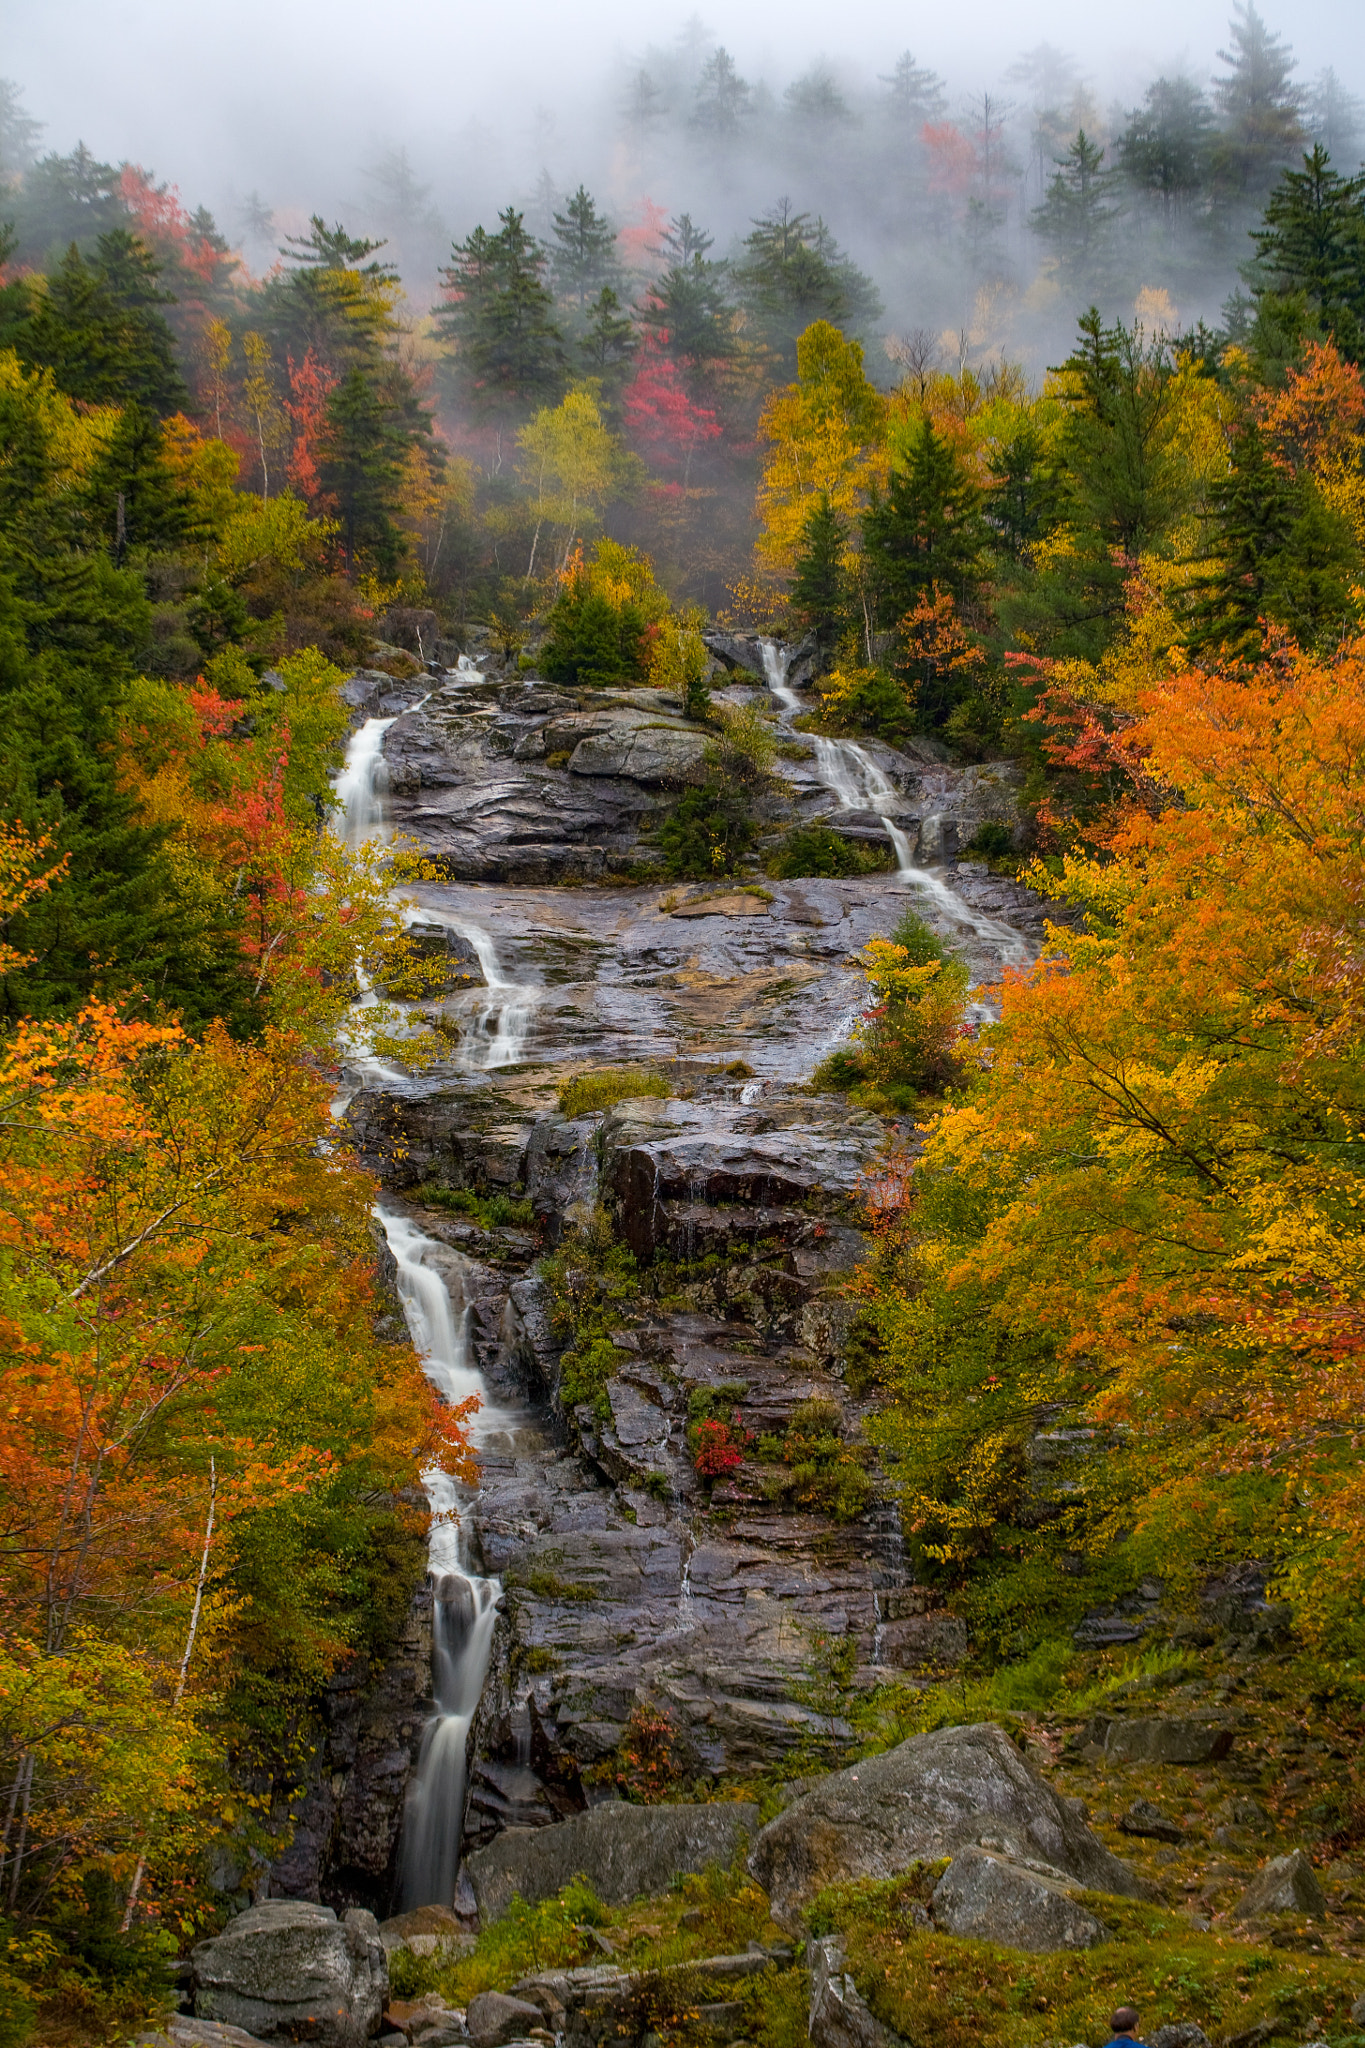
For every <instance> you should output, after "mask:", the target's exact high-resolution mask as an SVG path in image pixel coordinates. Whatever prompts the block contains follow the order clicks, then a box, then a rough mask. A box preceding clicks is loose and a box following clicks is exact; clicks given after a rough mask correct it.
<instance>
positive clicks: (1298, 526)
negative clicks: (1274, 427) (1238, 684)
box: [1190, 427, 1359, 658]
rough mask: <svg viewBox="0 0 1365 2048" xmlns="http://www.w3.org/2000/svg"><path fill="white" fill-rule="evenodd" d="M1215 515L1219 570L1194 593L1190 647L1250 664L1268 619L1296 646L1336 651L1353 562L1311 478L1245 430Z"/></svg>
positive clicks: (1343, 523)
mask: <svg viewBox="0 0 1365 2048" xmlns="http://www.w3.org/2000/svg"><path fill="white" fill-rule="evenodd" d="M1213 514H1214V519H1215V522H1216V539H1215V540H1214V543H1213V550H1214V556H1215V563H1216V566H1215V567H1214V568H1213V570H1212V572H1211V573H1210V574H1209V575H1207V576H1206V577H1204V578H1203V579H1202V580H1201V581H1200V582H1199V583H1198V584H1197V585H1196V586H1195V590H1194V601H1193V606H1192V616H1191V629H1190V639H1191V643H1192V644H1193V645H1194V646H1195V647H1196V648H1208V647H1217V646H1226V647H1227V648H1228V650H1229V651H1230V652H1232V653H1235V654H1239V655H1241V656H1243V657H1245V658H1254V657H1255V656H1256V655H1257V654H1258V653H1259V652H1260V647H1261V638H1262V635H1261V624H1262V621H1263V620H1267V619H1268V620H1271V621H1273V622H1274V623H1275V624H1276V625H1280V626H1284V627H1285V628H1287V629H1288V631H1289V632H1290V633H1292V634H1293V636H1294V638H1295V639H1296V640H1298V641H1299V643H1300V645H1302V646H1306V647H1311V646H1313V645H1314V644H1316V643H1321V644H1323V645H1324V646H1327V647H1330V646H1331V645H1333V644H1334V643H1335V641H1336V638H1337V637H1338V635H1339V633H1340V631H1341V627H1342V624H1343V622H1344V621H1345V619H1346V618H1347V617H1348V616H1349V614H1350V610H1351V603H1352V598H1351V586H1352V584H1353V582H1354V581H1355V580H1356V578H1357V577H1358V575H1359V556H1358V553H1357V550H1356V547H1355V543H1354V538H1353V535H1352V533H1351V528H1350V524H1349V522H1348V521H1347V520H1346V518H1345V517H1344V516H1343V515H1342V514H1341V513H1339V512H1336V511H1334V510H1333V509H1332V508H1331V507H1330V506H1328V505H1327V504H1325V503H1324V501H1323V499H1322V497H1321V494H1320V493H1319V492H1318V491H1317V489H1316V488H1315V487H1314V484H1313V482H1312V479H1311V478H1309V477H1306V476H1304V477H1295V476H1293V475H1292V474H1291V473H1290V472H1289V471H1288V470H1287V469H1285V468H1284V467H1283V465H1282V464H1280V463H1278V462H1276V461H1275V460H1273V458H1272V456H1271V454H1270V452H1269V450H1268V449H1267V447H1266V445H1265V441H1264V439H1263V437H1262V435H1261V434H1260V433H1259V432H1258V431H1257V429H1256V428H1255V427H1246V428H1244V429H1243V430H1242V432H1241V433H1240V434H1239V435H1238V436H1237V439H1236V441H1235V443H1234V446H1233V461H1232V468H1231V471H1230V473H1229V475H1228V477H1227V479H1226V480H1225V482H1224V483H1222V484H1221V485H1220V486H1219V488H1218V490H1217V491H1216V492H1215V494H1214V498H1213Z"/></svg>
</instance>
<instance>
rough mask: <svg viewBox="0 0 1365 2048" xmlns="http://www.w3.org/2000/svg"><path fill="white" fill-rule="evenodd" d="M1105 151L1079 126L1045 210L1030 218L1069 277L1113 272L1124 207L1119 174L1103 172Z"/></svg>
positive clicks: (1050, 187)
mask: <svg viewBox="0 0 1365 2048" xmlns="http://www.w3.org/2000/svg"><path fill="white" fill-rule="evenodd" d="M1104 157H1105V152H1104V151H1103V150H1102V149H1101V148H1100V147H1099V145H1098V143H1095V142H1092V141H1091V139H1090V137H1089V136H1088V135H1087V134H1086V132H1085V130H1084V128H1078V129H1077V131H1076V134H1075V137H1074V139H1073V141H1072V142H1071V143H1070V145H1069V146H1068V149H1067V152H1066V155H1065V156H1062V157H1057V158H1056V159H1055V162H1056V165H1057V169H1056V171H1055V173H1054V175H1053V177H1052V181H1051V183H1050V184H1049V185H1048V188H1047V196H1046V197H1045V199H1044V200H1043V203H1042V205H1041V206H1039V207H1036V208H1035V209H1034V212H1033V214H1032V215H1031V216H1030V218H1031V220H1032V224H1033V227H1034V230H1035V232H1036V233H1037V234H1039V235H1040V236H1041V237H1042V239H1043V241H1045V242H1046V243H1047V245H1048V247H1049V248H1050V249H1051V251H1052V254H1053V256H1054V257H1055V258H1056V261H1057V265H1058V268H1059V269H1060V271H1061V273H1062V275H1063V276H1064V277H1066V278H1068V279H1074V278H1082V277H1083V278H1086V279H1092V278H1097V277H1102V276H1104V275H1105V274H1106V273H1107V272H1108V271H1109V269H1110V268H1111V265H1112V261H1113V251H1114V238H1115V231H1116V229H1117V226H1118V222H1119V220H1120V219H1121V217H1122V213H1123V208H1122V206H1121V205H1120V204H1119V202H1118V200H1117V198H1116V196H1115V195H1116V193H1117V190H1118V183H1119V180H1118V174H1117V172H1115V171H1107V170H1106V169H1105V168H1104Z"/></svg>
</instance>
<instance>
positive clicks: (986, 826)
mask: <svg viewBox="0 0 1365 2048" xmlns="http://www.w3.org/2000/svg"><path fill="white" fill-rule="evenodd" d="M963 852H964V853H975V854H978V855H979V856H980V858H981V859H982V860H1008V859H1009V857H1010V855H1011V854H1012V853H1013V852H1014V835H1013V833H1012V832H1011V831H1010V828H1009V826H1008V825H1002V824H1001V823H1000V821H999V819H998V818H987V819H986V820H985V822H984V823H983V824H980V825H978V826H977V828H976V830H975V832H973V834H972V836H971V838H970V839H969V840H968V841H967V844H966V846H965V847H964V848H963Z"/></svg>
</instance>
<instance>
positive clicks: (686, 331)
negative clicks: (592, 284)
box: [639, 214, 735, 388]
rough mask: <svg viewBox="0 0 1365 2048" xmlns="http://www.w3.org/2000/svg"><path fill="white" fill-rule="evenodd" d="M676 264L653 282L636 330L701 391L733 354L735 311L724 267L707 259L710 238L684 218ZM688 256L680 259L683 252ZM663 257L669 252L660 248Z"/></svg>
mask: <svg viewBox="0 0 1365 2048" xmlns="http://www.w3.org/2000/svg"><path fill="white" fill-rule="evenodd" d="M674 225H675V228H676V231H677V247H678V250H679V253H678V254H677V256H676V260H675V261H674V262H672V263H670V265H669V267H668V269H667V270H665V271H664V273H663V275H662V276H661V277H658V278H656V279H655V280H654V282H653V284H652V285H651V286H650V288H649V290H648V292H647V293H646V295H645V298H644V301H643V303H642V304H641V306H640V309H639V313H640V321H641V325H642V326H644V327H645V328H647V329H649V330H651V331H652V332H653V333H654V334H655V335H656V336H657V338H658V340H659V344H660V346H661V347H663V348H666V349H667V350H668V353H669V354H670V355H671V356H672V358H673V360H674V361H675V362H677V363H679V364H681V365H682V366H683V367H684V368H685V369H686V371H687V373H688V377H689V380H690V382H691V383H692V385H693V387H694V388H704V387H705V386H706V385H708V384H709V383H710V381H711V380H712V378H713V377H714V375H715V373H716V372H717V371H718V370H719V369H720V368H721V367H722V366H723V365H724V364H725V363H727V362H729V361H730V359H731V358H732V357H733V355H734V353H735V335H734V308H733V306H732V305H731V303H730V299H729V296H728V293H727V289H726V286H727V274H728V267H729V266H728V265H727V264H724V263H712V262H711V261H709V259H708V258H707V255H706V251H707V249H708V248H709V247H710V246H711V238H710V236H709V235H705V234H703V233H702V232H701V231H700V230H699V229H697V228H694V227H693V224H692V221H691V219H690V218H689V217H688V216H687V215H686V214H684V215H683V216H682V219H681V220H680V221H679V222H677V223H675V224H674ZM684 249H685V250H686V251H687V252H688V253H687V254H682V253H681V251H682V250H684ZM665 252H666V253H668V254H672V253H673V250H672V249H670V248H668V246H667V243H666V245H665Z"/></svg>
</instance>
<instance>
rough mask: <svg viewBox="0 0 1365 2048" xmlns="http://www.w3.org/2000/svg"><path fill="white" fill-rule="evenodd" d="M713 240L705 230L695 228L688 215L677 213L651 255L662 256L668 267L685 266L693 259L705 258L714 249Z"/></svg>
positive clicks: (713, 237) (712, 236)
mask: <svg viewBox="0 0 1365 2048" xmlns="http://www.w3.org/2000/svg"><path fill="white" fill-rule="evenodd" d="M715 240H716V238H715V236H714V235H708V234H707V232H706V230H705V228H699V227H698V226H697V224H696V222H695V221H694V220H693V218H692V216H691V214H690V213H678V214H675V215H674V216H673V219H672V220H671V221H670V222H669V223H668V226H667V227H666V228H665V229H664V232H663V239H662V240H661V241H660V243H659V246H658V248H657V249H655V250H654V251H653V254H654V255H656V256H662V257H663V259H664V261H665V262H666V263H667V264H669V265H670V266H672V265H674V264H679V263H680V264H682V265H684V266H686V265H687V264H689V263H691V262H692V260H693V258H694V257H697V256H705V255H706V253H707V251H708V250H709V249H711V248H712V247H714V245H715Z"/></svg>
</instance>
